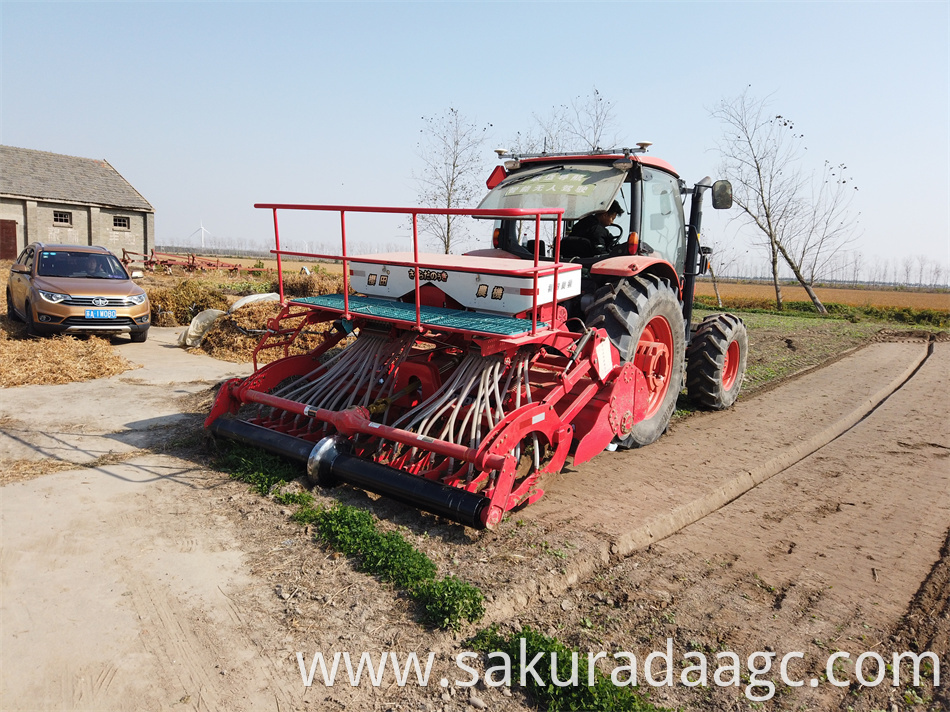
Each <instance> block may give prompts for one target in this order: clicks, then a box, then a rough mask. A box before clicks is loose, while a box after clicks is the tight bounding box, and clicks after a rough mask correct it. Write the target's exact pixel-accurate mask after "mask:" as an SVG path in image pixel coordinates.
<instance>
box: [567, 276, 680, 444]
mask: <svg viewBox="0 0 950 712" xmlns="http://www.w3.org/2000/svg"><path fill="white" fill-rule="evenodd" d="M586 323H587V326H589V327H591V328H594V327H599V328H601V329H604V330H605V331H606V332H607V335H608V336H609V337H610V341H611V343H613V345H614V346H616V347H617V350H618V351H620V358H621V359H622V360H623V361H634V362H636V356H637V345H638V344H639V343H640V342H641V340H642V341H644V342H657V341H659V342H663V343H664V344H665V345H666V348H665V351H666V352H667V353H666V355H665V356H663V357H662V358H661V359H659V360H657V361H654V362H653V363H652V367H650V368H648V369H647V370H649V371H652V373H647V372H646V371H644V376H645V377H646V379H647V383H648V389H649V391H650V399H649V402H648V405H647V414H646V417H645V418H644V419H643V420H641V421H640V422H639V423H636V424H635V425H634V426H633V429H632V430H631V431H630V434H629V435H628V436H627V437H625V438H618V440H617V444H618V445H620V446H621V447H624V448H634V447H643V446H644V445H649V444H650V443H652V442H653V441H655V440H656V439H657V438H659V437H660V436H661V435H662V434H663V433H664V432H666V428H667V426H668V425H669V423H670V417H671V416H672V415H673V409H674V408H675V407H676V399H677V397H678V396H679V393H680V390H681V389H682V387H683V363H684V359H685V356H686V333H685V332H686V325H685V323H684V321H683V307H682V304H681V303H680V300H679V297H678V296H677V293H676V290H675V289H673V287H672V286H670V284H669V283H668V282H666V281H664V280H662V279H660V278H659V277H656V276H655V275H644V276H637V277H629V278H627V279H621V280H620V281H619V282H617V283H615V284H608V285H605V286H603V287H601V288H600V289H598V290H597V292H596V293H595V294H594V303H593V304H592V305H591V306H590V308H589V309H588V310H587V314H586ZM645 332H646V333H645ZM641 370H642V369H641Z"/></svg>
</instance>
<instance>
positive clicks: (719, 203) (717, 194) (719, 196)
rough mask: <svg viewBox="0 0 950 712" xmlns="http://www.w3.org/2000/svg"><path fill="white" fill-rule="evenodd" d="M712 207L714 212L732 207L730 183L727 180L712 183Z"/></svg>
mask: <svg viewBox="0 0 950 712" xmlns="http://www.w3.org/2000/svg"><path fill="white" fill-rule="evenodd" d="M712 205H713V207H714V208H715V209H716V210H727V209H729V208H731V207H732V183H730V182H729V181H727V180H717V181H716V182H715V183H713V186H712Z"/></svg>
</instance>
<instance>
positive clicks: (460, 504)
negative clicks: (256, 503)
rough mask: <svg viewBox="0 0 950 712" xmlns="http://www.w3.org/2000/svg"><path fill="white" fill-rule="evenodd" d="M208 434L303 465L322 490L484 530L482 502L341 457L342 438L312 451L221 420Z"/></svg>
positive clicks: (331, 439)
mask: <svg viewBox="0 0 950 712" xmlns="http://www.w3.org/2000/svg"><path fill="white" fill-rule="evenodd" d="M210 430H211V432H212V433H214V434H215V435H220V436H222V437H226V438H230V439H232V440H237V441H238V442H243V443H245V444H248V445H253V446H255V447H260V448H263V449H264V450H267V451H268V452H272V453H275V454H277V455H281V456H283V457H286V458H289V459H292V460H297V461H298V462H302V463H305V464H306V465H307V474H308V477H309V478H310V481H311V482H313V483H314V484H320V485H321V486H324V487H327V486H333V485H334V484H338V483H340V482H346V483H347V484H351V485H354V486H356V487H359V488H360V489H364V490H367V491H368V492H373V493H375V494H379V495H382V496H384V497H387V498H389V499H393V500H396V501H397V502H402V503H403V504H406V505H408V506H410V507H415V508H416V509H421V510H423V511H425V512H429V513H431V514H436V515H438V516H440V517H444V518H445V519H449V520H451V521H453V522H458V523H459V524H464V525H465V526H468V527H472V528H473V529H484V528H485V523H484V522H483V521H482V513H483V511H484V510H485V508H486V507H487V506H488V505H489V499H488V498H487V497H484V496H482V495H479V494H473V493H471V492H466V491H465V490H463V489H459V488H458V487H450V486H448V485H443V484H441V483H439V482H435V481H433V480H428V479H426V478H424V477H419V476H418V475H410V474H407V473H404V472H401V471H400V470H396V469H394V468H392V467H388V466H387V465H380V464H378V463H375V462H372V461H370V460H364V459H362V458H359V457H355V456H354V455H351V454H349V453H347V452H346V451H345V450H346V447H347V443H346V440H345V439H343V438H340V437H337V436H333V437H327V438H323V439H322V440H320V441H319V442H318V443H317V444H316V445H314V444H313V443H311V442H309V441H307V440H303V439H301V438H297V437H294V436H292V435H287V434H285V433H279V432H276V431H273V430H270V429H268V428H262V427H261V426H259V425H254V424H252V423H248V422H245V421H242V420H225V419H222V418H218V419H216V420H215V421H214V422H213V423H211V426H210Z"/></svg>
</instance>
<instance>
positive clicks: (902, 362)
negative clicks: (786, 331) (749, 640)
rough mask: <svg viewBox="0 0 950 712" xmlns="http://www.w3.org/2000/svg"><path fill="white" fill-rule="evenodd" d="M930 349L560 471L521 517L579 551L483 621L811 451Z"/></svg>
mask: <svg viewBox="0 0 950 712" xmlns="http://www.w3.org/2000/svg"><path fill="white" fill-rule="evenodd" d="M928 348H932V346H931V347H928V346H927V342H925V341H922V340H918V341H915V342H911V343H900V344H894V343H889V344H875V345H872V346H869V347H867V348H865V349H863V350H861V351H860V352H858V353H856V354H854V355H852V356H851V357H850V358H849V359H846V360H843V361H839V362H837V363H835V364H833V365H831V366H829V367H828V368H827V369H823V370H820V371H814V372H811V373H809V374H806V375H803V376H802V377H801V378H799V379H797V380H796V381H795V382H793V383H790V384H787V385H786V386H785V387H783V388H781V389H777V390H774V391H771V392H769V393H766V394H763V395H762V396H760V397H757V398H753V399H751V400H750V401H747V402H745V403H740V404H738V405H737V406H736V407H735V408H734V409H733V410H730V411H723V412H720V413H712V414H708V415H705V416H703V417H701V418H694V419H690V420H688V421H687V422H686V423H684V424H682V425H680V426H677V427H676V428H675V429H674V430H673V432H672V433H670V434H668V435H666V436H665V437H664V438H663V439H661V440H660V441H659V442H657V443H655V444H653V445H651V446H650V447H649V448H646V449H644V450H632V451H628V452H626V453H618V455H617V456H615V457H614V458H612V459H604V460H603V461H601V460H600V459H598V461H597V462H596V465H597V467H596V468H595V467H593V465H594V463H591V465H586V466H584V467H582V468H581V469H580V470H579V471H577V472H569V473H566V474H564V475H562V476H561V477H560V478H559V479H558V480H556V481H555V483H554V486H552V488H551V490H550V491H549V492H548V493H547V494H546V495H545V497H544V498H542V499H541V501H540V502H538V503H536V504H534V505H532V506H531V507H530V508H528V509H527V510H525V512H524V515H523V516H524V518H525V519H526V520H534V521H536V522H539V523H541V524H543V526H545V527H546V528H547V529H548V530H549V531H550V530H562V531H563V530H570V531H573V532H576V534H577V538H578V539H579V540H581V542H582V543H581V544H579V545H578V547H577V548H578V550H579V553H578V554H576V555H574V556H572V557H570V558H569V559H568V560H567V561H565V563H564V565H563V566H562V567H561V569H560V570H555V571H553V572H551V575H549V576H545V577H542V578H537V577H535V578H530V579H529V580H527V581H520V580H519V581H515V582H513V585H512V586H511V587H510V588H509V589H508V591H505V592H503V593H502V594H501V595H499V596H497V598H496V601H495V603H494V605H493V606H492V607H491V608H490V609H489V612H488V618H489V619H490V620H492V621H500V620H504V619H506V618H509V617H511V616H512V615H517V613H518V611H520V610H523V609H524V607H525V606H526V605H528V603H529V602H530V601H531V600H534V599H535V598H537V597H538V596H539V595H558V594H559V593H562V592H563V591H565V590H566V589H567V588H568V587H570V586H572V585H574V584H576V583H577V582H578V581H583V580H586V579H588V578H590V577H591V576H592V575H593V574H594V573H595V572H596V571H597V570H598V569H600V568H602V567H603V566H605V565H606V564H608V562H609V561H610V560H611V558H613V559H615V560H616V559H617V558H622V557H625V556H628V555H630V554H631V553H632V552H633V551H636V550H638V549H642V548H645V547H647V546H650V545H652V544H654V543H656V542H658V541H660V540H662V539H663V538H665V537H667V536H670V535H671V534H673V533H675V532H677V531H679V530H681V529H683V528H684V527H686V526H688V525H690V524H691V523H694V522H697V521H699V520H701V519H702V518H703V517H705V516H708V515H709V514H711V513H712V512H715V511H717V510H718V509H720V508H721V507H723V506H725V505H727V504H728V503H729V502H731V501H733V500H735V499H736V498H738V497H740V496H741V495H742V494H744V493H746V492H748V491H749V490H750V489H752V488H754V487H756V486H757V485H760V484H761V483H763V482H765V481H767V480H768V479H769V478H771V477H773V476H775V475H776V474H778V473H781V472H783V471H785V470H786V469H787V468H789V467H791V466H792V465H793V464H794V463H796V462H799V461H801V460H802V459H804V458H806V457H808V456H809V455H810V454H811V453H814V452H817V451H818V450H820V449H821V448H822V447H823V446H825V445H827V444H828V443H830V442H832V441H833V440H834V439H836V438H838V437H840V436H841V435H842V434H843V433H845V432H846V431H848V430H849V429H850V428H852V427H854V425H855V424H856V423H858V422H860V421H861V420H862V419H863V418H865V417H867V416H868V415H869V413H871V412H872V411H873V410H874V408H875V407H877V406H878V405H879V404H880V403H882V402H883V401H884V400H885V399H886V398H888V397H889V396H890V395H891V394H893V393H894V392H895V391H897V390H898V389H899V388H901V386H902V385H903V384H904V383H906V382H907V380H908V379H909V378H911V377H912V375H913V374H914V373H915V372H916V371H917V370H918V369H919V368H920V367H921V364H922V363H923V362H924V361H925V360H926V359H927V355H928ZM895 374H896V375H895ZM882 383H883V384H884V385H883V386H882V385H881V384H882ZM763 434H767V437H763ZM719 453H722V454H723V456H722V457H717V455H718V454H719ZM602 457H603V456H602ZM594 493H597V498H596V501H592V497H593V495H594ZM608 493H609V496H607V494H608Z"/></svg>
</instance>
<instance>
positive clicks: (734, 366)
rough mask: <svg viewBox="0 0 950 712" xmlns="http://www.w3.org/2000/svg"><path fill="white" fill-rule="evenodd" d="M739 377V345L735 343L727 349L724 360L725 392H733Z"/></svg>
mask: <svg viewBox="0 0 950 712" xmlns="http://www.w3.org/2000/svg"><path fill="white" fill-rule="evenodd" d="M738 375H739V343H738V342H736V341H733V342H732V343H730V344H729V348H727V349H726V354H725V356H723V359H722V387H723V390H726V391H731V390H732V387H733V386H734V385H736V376H738Z"/></svg>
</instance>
